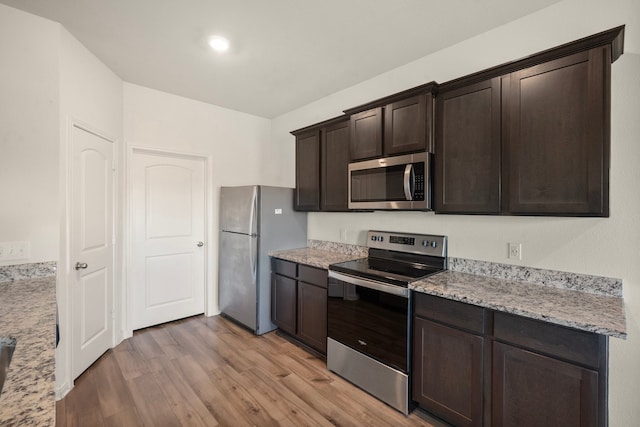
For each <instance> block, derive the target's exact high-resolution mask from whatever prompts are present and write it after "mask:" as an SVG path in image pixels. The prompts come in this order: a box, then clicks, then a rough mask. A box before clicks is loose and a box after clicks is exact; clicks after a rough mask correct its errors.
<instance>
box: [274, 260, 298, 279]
mask: <svg viewBox="0 0 640 427" xmlns="http://www.w3.org/2000/svg"><path fill="white" fill-rule="evenodd" d="M271 271H272V272H274V273H276V274H280V275H281V276H288V277H293V278H295V277H297V276H298V264H296V263H295V262H291V261H285V260H283V259H278V258H271Z"/></svg>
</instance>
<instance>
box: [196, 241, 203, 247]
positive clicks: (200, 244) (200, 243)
mask: <svg viewBox="0 0 640 427" xmlns="http://www.w3.org/2000/svg"><path fill="white" fill-rule="evenodd" d="M196 246H198V247H199V248H201V247H203V246H204V242H198V243H197V244H196Z"/></svg>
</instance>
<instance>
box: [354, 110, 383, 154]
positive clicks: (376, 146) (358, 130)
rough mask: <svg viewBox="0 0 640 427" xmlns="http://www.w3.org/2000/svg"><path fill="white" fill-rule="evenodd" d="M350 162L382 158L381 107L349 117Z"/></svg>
mask: <svg viewBox="0 0 640 427" xmlns="http://www.w3.org/2000/svg"><path fill="white" fill-rule="evenodd" d="M350 121H351V138H350V140H349V145H350V154H351V160H363V159H369V158H373V157H379V156H382V107H379V108H373V109H371V110H367V111H363V112H361V113H356V114H353V115H352V116H351V119H350Z"/></svg>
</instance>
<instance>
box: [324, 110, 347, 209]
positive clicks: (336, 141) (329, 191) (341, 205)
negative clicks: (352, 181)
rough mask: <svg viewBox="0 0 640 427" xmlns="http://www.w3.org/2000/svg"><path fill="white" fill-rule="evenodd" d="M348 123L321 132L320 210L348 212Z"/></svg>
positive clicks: (329, 127)
mask: <svg viewBox="0 0 640 427" xmlns="http://www.w3.org/2000/svg"><path fill="white" fill-rule="evenodd" d="M348 166H349V121H348V120H346V121H344V122H342V123H338V124H335V125H332V126H328V127H326V128H324V129H323V130H322V174H321V179H320V181H321V183H320V184H321V185H320V188H321V198H320V210H323V211H347V210H348V197H349V195H348V179H349V171H348Z"/></svg>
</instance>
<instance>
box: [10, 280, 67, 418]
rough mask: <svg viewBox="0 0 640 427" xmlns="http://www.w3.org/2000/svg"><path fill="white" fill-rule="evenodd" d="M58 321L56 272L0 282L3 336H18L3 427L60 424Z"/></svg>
mask: <svg viewBox="0 0 640 427" xmlns="http://www.w3.org/2000/svg"><path fill="white" fill-rule="evenodd" d="M55 325H56V278H55V276H49V277H37V278H32V279H24V278H20V279H19V280H10V281H5V282H0V336H2V337H14V338H16V339H17V343H16V348H15V352H14V353H13V357H12V359H11V364H10V365H9V371H8V373H7V378H6V380H5V383H4V387H3V389H2V395H0V425H2V426H39V427H40V426H54V425H55V423H56V405H55V344H56V342H55V338H56V332H55Z"/></svg>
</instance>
